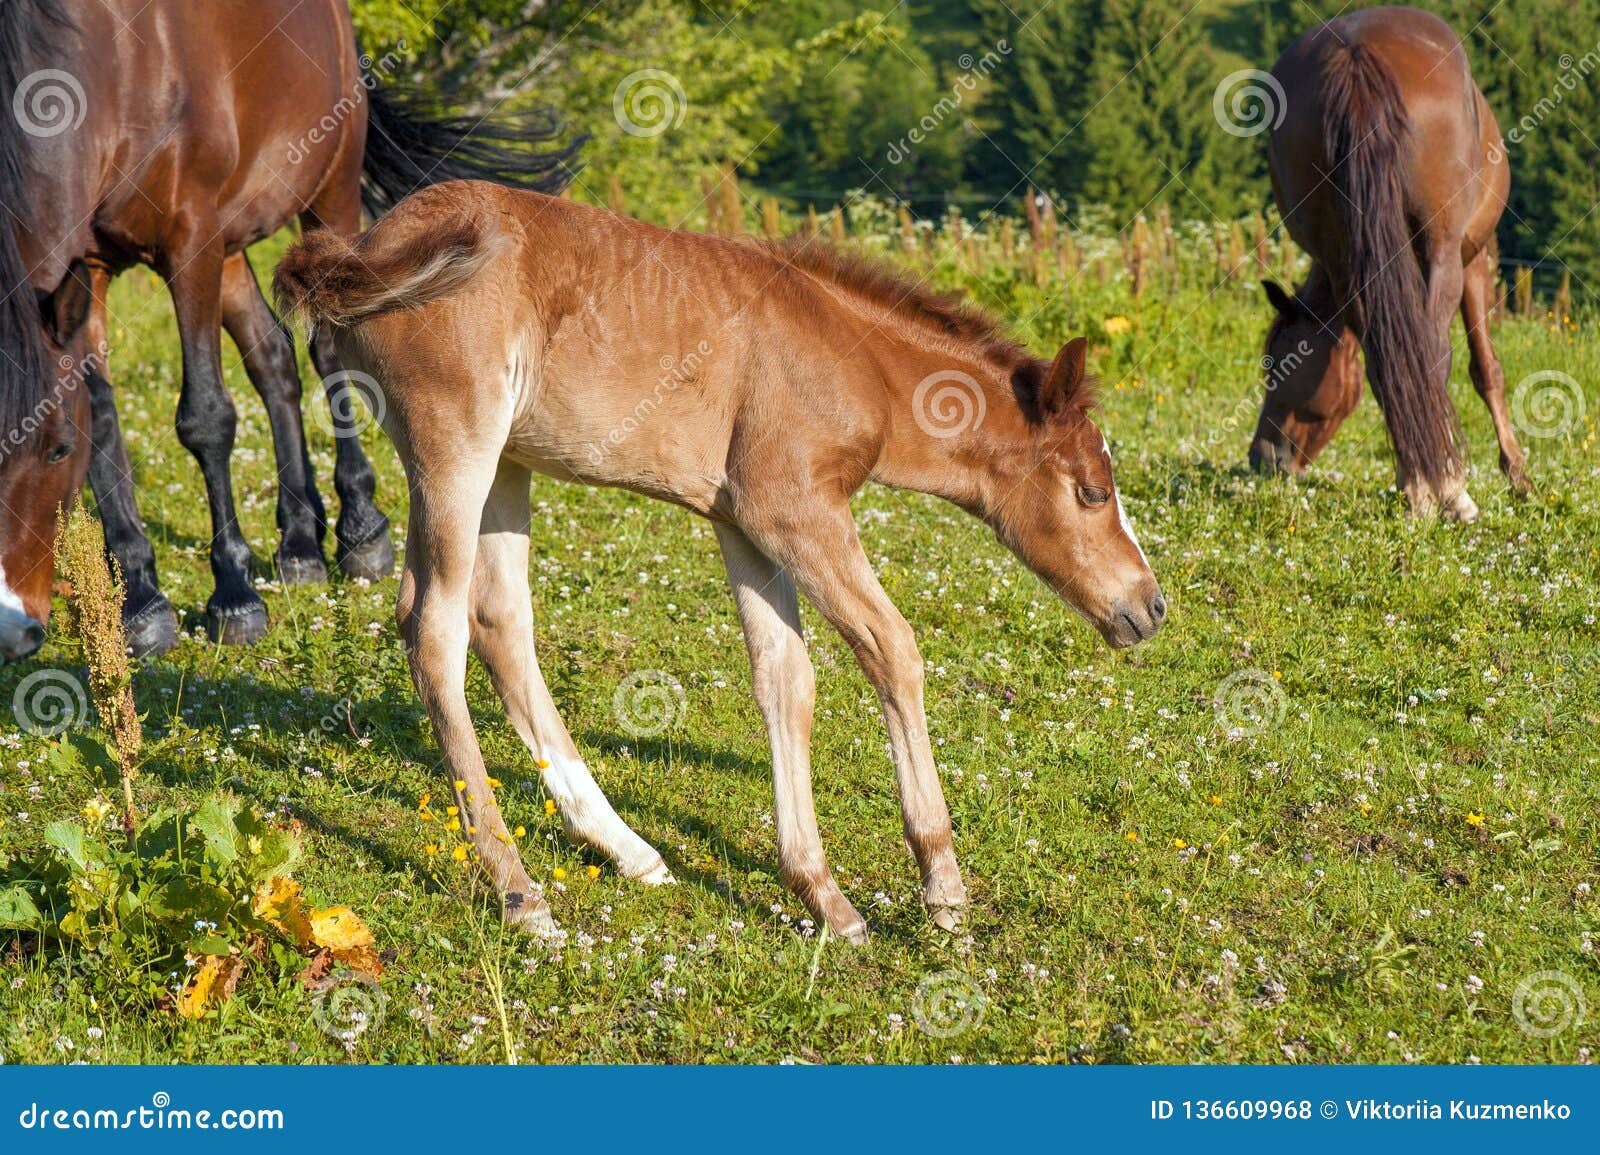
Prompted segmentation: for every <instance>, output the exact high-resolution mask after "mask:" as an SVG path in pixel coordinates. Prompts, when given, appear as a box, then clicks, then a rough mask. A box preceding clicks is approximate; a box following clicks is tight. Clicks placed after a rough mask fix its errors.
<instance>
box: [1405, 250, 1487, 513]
mask: <svg viewBox="0 0 1600 1155" xmlns="http://www.w3.org/2000/svg"><path fill="white" fill-rule="evenodd" d="M1464 280H1465V270H1464V269H1463V268H1462V265H1461V240H1460V238H1459V237H1457V238H1456V239H1455V240H1454V241H1453V242H1450V241H1435V242H1434V255H1433V258H1432V260H1431V261H1430V262H1429V265H1428V325H1429V331H1430V333H1431V334H1432V335H1433V337H1434V341H1435V346H1434V349H1435V351H1434V360H1433V381H1434V383H1435V387H1436V388H1438V389H1440V390H1442V391H1444V393H1445V394H1446V398H1445V404H1447V405H1448V404H1450V401H1449V396H1448V394H1449V389H1450V363H1451V360H1452V352H1451V348H1450V319H1451V318H1452V317H1454V316H1455V313H1456V309H1457V308H1459V307H1460V305H1461V290H1462V286H1463V283H1464ZM1465 468H1466V467H1465V465H1463V466H1462V473H1461V474H1460V475H1458V476H1455V477H1448V478H1445V479H1444V481H1443V482H1442V483H1441V484H1440V486H1439V488H1438V490H1437V491H1434V490H1432V489H1431V488H1430V487H1428V486H1427V485H1425V484H1424V483H1423V482H1422V481H1420V480H1418V479H1402V482H1401V488H1402V489H1404V490H1405V492H1406V495H1407V497H1408V498H1409V499H1410V500H1411V507H1412V509H1413V510H1416V511H1418V512H1430V511H1433V510H1437V511H1438V512H1439V513H1440V514H1441V515H1442V516H1444V517H1447V518H1451V519H1453V520H1456V521H1461V522H1473V521H1477V520H1478V505H1477V502H1475V501H1473V500H1472V495H1471V494H1469V493H1468V492H1467V479H1466V475H1465ZM1424 491H1426V492H1424Z"/></svg>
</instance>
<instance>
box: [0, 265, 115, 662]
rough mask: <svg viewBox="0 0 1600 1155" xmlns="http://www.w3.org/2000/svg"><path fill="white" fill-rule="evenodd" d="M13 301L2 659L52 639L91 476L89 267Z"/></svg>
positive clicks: (2, 533)
mask: <svg viewBox="0 0 1600 1155" xmlns="http://www.w3.org/2000/svg"><path fill="white" fill-rule="evenodd" d="M29 293H33V294H34V295H33V296H32V297H31V298H29V299H27V300H26V301H19V300H17V299H18V298H21V297H22V296H23V294H29ZM12 298H13V301H12V302H8V307H7V309H6V313H7V316H6V322H5V328H6V330H7V333H6V336H7V338H8V339H7V341H6V356H5V362H6V363H5V366H4V368H3V373H0V659H3V660H7V661H15V660H16V659H19V658H25V657H27V656H28V655H29V654H31V653H33V652H34V651H35V650H37V649H38V648H39V647H40V645H42V644H43V643H44V636H45V624H46V623H47V622H48V621H49V619H50V584H51V579H52V578H53V576H54V574H55V558H54V547H55V540H56V525H57V518H58V516H59V511H60V510H61V509H62V508H63V507H64V506H70V505H71V504H72V499H73V496H74V495H75V494H76V493H77V492H78V490H79V489H81V488H82V487H83V481H84V477H85V475H86V474H87V473H88V470H89V446H90V416H89V390H88V387H87V385H86V384H85V383H84V381H85V365H84V360H85V348H84V344H85V327H86V322H87V321H88V318H89V309H90V304H91V302H92V300H93V289H92V287H91V284H90V280H89V270H88V269H87V268H86V267H85V266H84V264H83V262H82V261H74V262H73V263H72V265H71V267H69V268H68V270H67V274H66V276H65V277H64V278H62V281H61V283H60V285H58V286H57V287H56V288H55V289H53V290H51V291H49V292H37V293H35V292H34V290H31V289H29V288H28V287H27V286H26V285H25V284H24V285H23V286H22V287H21V288H20V289H18V290H16V291H14V292H13V293H12ZM17 305H25V308H18V307H16V306H17ZM13 329H18V330H20V331H19V332H15V333H13V332H11V330H13Z"/></svg>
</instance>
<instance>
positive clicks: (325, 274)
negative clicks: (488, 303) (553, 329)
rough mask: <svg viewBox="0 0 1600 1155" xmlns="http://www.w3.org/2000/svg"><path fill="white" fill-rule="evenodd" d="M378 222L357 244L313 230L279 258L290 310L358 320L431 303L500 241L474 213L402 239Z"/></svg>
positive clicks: (339, 321)
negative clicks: (396, 239)
mask: <svg viewBox="0 0 1600 1155" xmlns="http://www.w3.org/2000/svg"><path fill="white" fill-rule="evenodd" d="M391 235H392V232H391V231H390V230H388V229H385V228H377V229H373V230H372V231H370V232H368V233H366V234H365V235H364V236H363V237H362V239H361V240H360V241H358V242H356V243H351V242H350V241H349V240H347V239H346V238H344V237H341V236H339V235H338V234H336V233H334V232H332V231H331V230H329V229H315V230H313V231H311V232H308V233H306V234H305V236H304V237H302V238H301V239H300V240H299V241H298V242H297V243H296V244H295V245H294V247H292V248H291V249H290V250H289V251H288V252H287V253H286V254H285V255H284V258H283V260H281V261H279V262H278V269H277V272H276V273H274V274H273V278H272V289H273V293H274V294H275V295H276V297H277V300H278V308H279V310H280V312H282V313H283V315H284V316H286V317H289V316H296V315H298V316H303V317H304V318H305V319H306V321H307V322H308V323H309V324H310V325H312V326H313V327H314V326H317V325H322V324H327V325H334V326H345V325H353V324H356V323H358V322H360V321H363V320H365V319H366V318H368V317H375V316H377V315H378V314H379V313H386V312H389V311H391V310H394V309H402V308H410V307H412V306H414V305H422V304H426V303H427V302H429V301H432V300H434V299H435V298H438V297H443V296H445V295H446V294H449V293H453V292H455V291H456V290H457V289H460V288H462V287H463V286H465V285H466V284H467V283H468V282H470V281H471V280H472V279H473V278H474V277H476V276H477V275H478V273H479V272H480V271H481V270H482V269H483V267H484V265H486V264H488V263H489V261H490V260H492V259H493V258H494V256H495V254H496V253H497V252H498V251H499V249H500V247H501V246H500V245H498V244H496V243H495V237H494V236H493V235H491V234H490V232H489V230H488V229H487V228H486V227H485V226H484V225H483V224H482V223H481V222H479V221H478V220H477V219H476V218H475V217H474V216H472V215H470V214H468V215H461V216H456V217H454V218H451V219H449V220H447V221H446V222H444V223H441V224H440V225H438V226H437V227H434V228H432V229H430V230H429V231H427V232H426V233H423V232H420V231H412V232H411V234H410V235H409V236H406V237H403V238H402V239H400V240H398V241H390V240H389V237H390V236H391Z"/></svg>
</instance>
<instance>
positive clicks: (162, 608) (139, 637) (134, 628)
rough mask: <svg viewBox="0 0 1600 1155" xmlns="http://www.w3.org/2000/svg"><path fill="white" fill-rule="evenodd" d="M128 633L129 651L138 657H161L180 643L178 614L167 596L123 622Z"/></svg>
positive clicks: (123, 626) (158, 598)
mask: <svg viewBox="0 0 1600 1155" xmlns="http://www.w3.org/2000/svg"><path fill="white" fill-rule="evenodd" d="M122 628H123V630H124V631H125V632H126V633H127V635H128V652H129V653H130V654H132V655H133V656H134V657H136V658H155V657H160V656H161V655H162V654H164V653H166V652H167V651H168V650H170V649H172V647H173V646H175V645H177V644H178V615H177V613H176V612H175V611H174V610H173V608H172V603H171V602H169V601H167V599H166V598H165V597H157V598H156V600H155V601H153V602H151V603H150V604H149V605H147V606H145V608H144V609H142V610H140V611H139V612H138V613H136V614H134V615H133V617H131V618H129V619H128V620H127V621H125V622H123V623H122Z"/></svg>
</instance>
